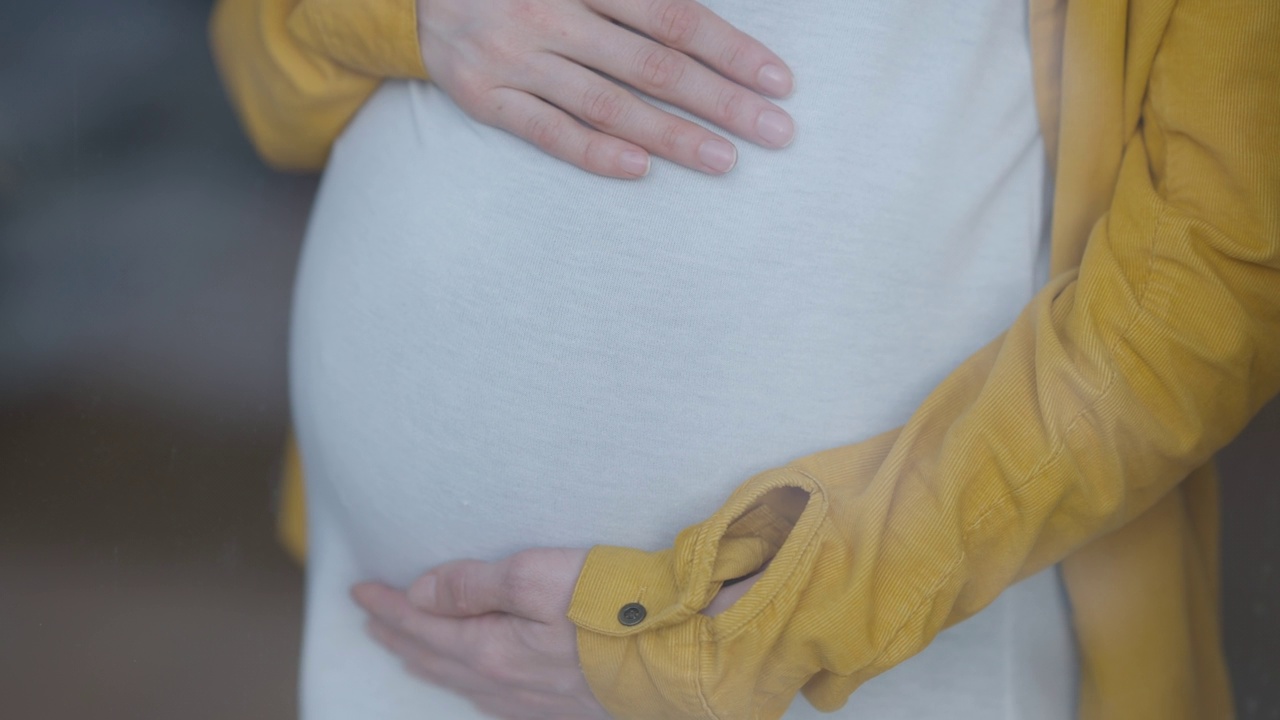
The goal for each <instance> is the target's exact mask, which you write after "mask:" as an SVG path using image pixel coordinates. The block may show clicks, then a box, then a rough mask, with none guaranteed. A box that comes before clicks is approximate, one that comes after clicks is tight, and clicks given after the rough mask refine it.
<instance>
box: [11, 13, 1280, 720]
mask: <svg viewBox="0 0 1280 720" xmlns="http://www.w3.org/2000/svg"><path fill="white" fill-rule="evenodd" d="M211 5H212V2H211V0H110V1H104V0H44V1H42V2H36V1H35V0H30V1H28V2H21V1H20V0H9V1H8V2H0V718H14V719H15V720H19V719H21V720H25V719H27V718H33V719H35V718H38V719H41V720H43V719H55V718H56V719H61V718H81V717H94V718H100V719H102V720H114V719H115V718H120V719H124V718H128V719H130V720H150V719H152V718H155V719H166V720H167V719H169V718H183V719H184V720H203V719H204V718H241V719H251V718H264V719H266V718H272V719H285V718H291V717H294V716H295V715H296V706H295V701H294V684H295V681H296V676H297V653H298V641H299V635H300V633H299V631H300V619H301V607H302V603H301V591H302V574H301V572H300V570H299V569H298V568H297V567H296V566H294V565H293V564H292V563H291V562H290V561H289V560H288V559H287V558H286V557H285V555H284V553H283V551H282V550H280V548H279V547H278V545H277V544H276V543H275V540H274V529H273V526H272V514H273V512H274V509H275V491H276V488H275V482H276V477H277V474H278V472H279V465H280V448H281V443H282V440H283V437H284V432H285V427H286V424H287V401H286V387H285V350H286V340H287V327H288V306H289V298H290V286H291V283H292V278H293V272H294V263H295V261H296V257H297V252H298V248H299V244H300V240H301V237H302V232H303V229H304V226H305V222H306V215H307V211H308V207H309V205H310V200H311V195H312V193H313V191H314V188H315V181H314V178H306V177H289V176H284V175H279V174H275V173H272V172H270V171H268V170H266V169H265V168H264V167H263V166H262V165H261V164H260V163H259V162H258V161H257V159H256V158H255V157H254V155H253V153H252V151H251V150H250V148H249V146H248V144H247V143H246V141H245V140H244V139H243V137H242V136H241V134H240V130H239V128H238V127H237V126H236V124H235V120H234V118H233V116H232V115H231V112H230V110H229V109H228V107H227V105H226V103H225V101H224V99H223V96H222V91H221V88H220V87H219V85H218V83H217V79H216V77H215V76H214V73H213V69H212V66H211V63H210V60H209V54H208V49H207V43H206V40H205V22H206V19H207V16H208V12H209V9H210V7H211ZM1277 331H1280V329H1278V330H1277ZM1220 461H1221V465H1222V468H1223V471H1224V475H1225V479H1226V482H1225V485H1224V490H1223V492H1224V496H1225V505H1226V510H1225V517H1224V523H1223V527H1224V561H1225V614H1226V644H1227V651H1228V655H1229V658H1230V661H1231V664H1232V669H1233V674H1234V678H1235V683H1236V694H1237V699H1238V702H1239V709H1240V717H1241V718H1245V719H1246V720H1255V719H1256V720H1262V719H1264V718H1265V719H1267V720H1280V572H1277V570H1278V568H1277V564H1278V561H1280V482H1277V480H1280V470H1277V468H1278V467H1280V404H1277V403H1273V404H1272V406H1271V407H1269V408H1268V409H1267V410H1266V411H1265V412H1264V413H1263V414H1262V415H1261V416H1260V417H1259V418H1258V419H1257V420H1256V421H1255V422H1254V423H1253V425H1252V426H1251V427H1250V429H1249V430H1248V431H1247V432H1246V433H1245V434H1244V436H1242V437H1241V438H1240V439H1239V440H1238V441H1237V442H1236V443H1235V444H1234V445H1233V446H1232V447H1231V448H1230V449H1229V450H1228V451H1227V452H1225V453H1224V454H1223V455H1222V457H1221V459H1220ZM424 716H427V715H424Z"/></svg>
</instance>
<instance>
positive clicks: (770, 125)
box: [573, 28, 795, 148]
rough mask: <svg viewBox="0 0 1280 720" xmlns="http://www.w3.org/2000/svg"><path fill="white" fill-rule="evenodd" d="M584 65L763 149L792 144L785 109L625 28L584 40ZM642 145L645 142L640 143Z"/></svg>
mask: <svg viewBox="0 0 1280 720" xmlns="http://www.w3.org/2000/svg"><path fill="white" fill-rule="evenodd" d="M579 53H580V54H581V56H580V57H579V56H575V57H574V58H573V59H575V60H578V61H579V62H581V63H582V64H583V65H585V66H587V67H591V68H596V69H599V70H602V71H604V72H606V73H608V74H609V75H612V76H613V77H616V78H618V79H619V80H621V81H623V82H625V83H627V84H629V85H631V86H632V87H635V88H636V89H637V90H640V91H641V92H644V93H646V94H648V95H651V96H653V97H656V98H658V99H659V100H664V101H666V102H669V103H671V104H672V105H675V106H676V107H679V108H682V109H684V110H687V111H689V112H691V113H693V114H694V115H697V116H698V117H701V118H703V119H705V120H707V121H709V122H712V123H715V124H716V125H718V126H720V127H722V128H724V129H726V130H728V131H730V132H732V133H734V134H735V135H738V136H739V137H743V138H746V139H748V140H750V141H752V142H754V143H757V144H759V145H764V146H766V147H773V148H780V147H786V146H787V145H789V144H791V140H792V139H793V138H794V137H795V123H794V122H793V121H792V119H791V116H790V115H788V114H787V113H786V111H784V110H783V109H782V108H780V107H778V106H777V105H774V104H773V103H771V102H769V101H768V100H765V99H764V98H762V97H760V96H759V95H758V94H756V93H754V92H752V91H751V90H748V89H747V88H745V87H743V86H741V85H739V84H737V83H735V82H731V81H729V80H726V79H725V78H723V77H721V76H720V75H717V74H716V73H714V72H712V71H711V70H708V69H707V68H706V67H705V66H703V65H701V64H700V63H698V62H696V61H694V60H692V59H691V58H689V56H687V55H685V54H684V53H681V52H678V51H676V50H672V49H671V48H668V47H664V46H662V45H660V44H658V43H656V42H653V41H651V40H647V39H645V38H643V37H640V36H639V35H636V34H635V33H632V32H627V31H626V30H623V29H621V28H611V29H610V30H609V31H608V32H604V33H593V34H592V35H591V36H589V37H583V38H581V49H580V50H579ZM641 145H643V143H641Z"/></svg>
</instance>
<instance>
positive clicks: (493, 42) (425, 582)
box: [352, 0, 795, 720]
mask: <svg viewBox="0 0 1280 720" xmlns="http://www.w3.org/2000/svg"><path fill="white" fill-rule="evenodd" d="M418 25H419V35H420V37H421V38H422V50H423V60H424V63H425V64H426V67H427V71H428V72H429V73H430V75H431V78H432V80H433V82H435V83H436V84H437V85H439V86H440V88H441V89H443V90H444V91H445V92H446V93H447V94H448V95H449V96H450V97H451V98H452V99H453V100H454V102H455V103H457V104H458V106H459V107H460V108H462V109H463V111H465V112H466V113H467V114H468V115H470V116H471V117H472V118H474V119H475V120H477V121H479V122H481V123H484V124H487V125H492V126H494V127H498V128H501V129H503V130H506V131H508V132H510V133H512V134H513V135H516V136H518V137H520V138H522V139H524V140H527V141H528V142H530V143H533V144H534V145H535V146H537V147H538V148H540V149H541V150H543V151H544V152H546V153H548V154H550V155H552V156H554V157H556V158H559V159H561V160H564V161H565V162H568V163H571V164H573V165H575V166H577V167H579V168H581V169H583V170H586V171H588V172H592V173H596V174H598V175H605V176H608V177H615V178H623V179H635V178H639V177H643V176H644V175H646V174H647V173H648V172H649V169H650V165H651V155H656V156H658V157H661V158H665V159H667V160H670V161H672V162H674V163H678V164H680V165H683V166H685V167H688V168H692V169H694V170H698V171H701V172H704V173H708V174H712V175H719V174H723V173H726V172H729V171H730V170H731V169H733V166H734V165H735V164H736V162H737V149H736V148H735V147H734V145H733V144H732V143H731V142H730V141H729V140H727V139H726V138H725V137H724V136H722V135H720V134H718V133H716V132H713V131H711V130H709V129H707V128H704V127H702V126H701V125H698V124H696V123H692V122H689V121H687V120H685V119H683V118H681V117H678V116H676V115H672V114H670V113H667V112H665V111H663V110H660V109H659V108H657V107H655V106H653V105H651V104H649V103H648V102H645V101H644V100H643V99H641V98H640V97H638V96H637V95H635V94H634V93H632V92H630V91H629V90H627V89H626V88H624V87H623V86H622V85H620V84H619V83H618V82H616V81H614V80H612V79H610V78H616V79H617V80H618V81H621V82H622V83H625V84H627V85H629V86H631V87H633V88H636V89H638V90H640V91H642V92H644V93H646V94H648V95H650V96H652V97H655V98H658V99H660V100H663V101H665V102H668V103H670V104H671V105H674V106H676V107H679V108H681V109H683V110H685V111H687V112H689V113H691V114H693V115H695V116H697V117H700V118H702V119H704V120H706V121H708V122H710V123H712V124H713V125H715V126H718V127H721V128H724V129H725V130H727V131H729V132H730V133H732V134H734V135H736V136H737V137H740V138H743V139H745V140H748V141H750V142H753V143H756V144H759V145H761V146H764V147H769V148H782V147H786V146H787V145H788V144H790V143H791V141H792V139H793V138H794V135H795V124H794V122H793V121H792V119H791V117H790V116H789V115H787V113H786V112H785V111H784V110H782V109H781V108H780V107H778V106H777V105H776V104H774V103H773V102H771V101H769V100H768V99H767V98H768V97H774V98H782V97H786V96H787V95H789V94H790V93H791V91H792V89H793V87H794V82H795V81H794V78H793V77H792V74H791V71H790V69H789V68H787V65H786V63H784V62H783V61H782V59H781V58H779V57H778V56H777V55H775V54H774V53H773V52H772V51H770V50H769V49H768V48H766V47H765V46H764V45H763V44H762V43H760V42H759V41H757V40H755V39H754V38H751V37H750V36H748V35H746V34H744V33H742V32H740V31H739V30H737V29H735V28H734V27H733V26H731V25H730V24H729V23H727V22H725V21H724V20H723V19H721V18H719V17H718V16H716V15H715V14H714V13H712V12H711V11H709V10H708V9H706V8H705V7H703V6H701V5H700V4H698V3H696V2H693V0H418ZM593 71H595V72H593ZM600 73H603V74H604V75H605V76H608V77H605V76H602V75H601V74H600ZM586 557H587V550H586V549H582V548H536V549H531V550H526V551H523V552H519V553H516V554H514V555H511V556H509V557H507V558H504V559H502V560H498V561H496V562H483V561H479V560H455V561H453V562H449V563H445V564H444V565H440V566H438V567H436V568H433V569H431V570H430V571H428V572H427V573H426V574H424V575H423V576H422V577H420V578H419V579H418V580H417V581H416V582H414V583H413V584H412V585H411V586H410V587H409V588H407V589H398V588H393V587H390V586H388V585H385V584H382V583H376V582H369V583H362V584H360V585H356V586H355V587H354V588H352V596H353V597H354V598H355V601H356V602H357V603H358V604H359V605H360V606H361V607H362V608H364V610H365V611H366V612H367V613H368V614H369V620H368V625H367V627H368V631H369V633H370V635H371V636H372V637H373V638H374V639H375V640H377V641H378V642H379V643H381V644H382V645H383V646H384V647H386V648H387V649H388V650H389V651H391V652H392V653H394V654H395V655H397V656H398V657H399V658H400V659H401V660H403V662H404V666H405V668H406V670H408V671H409V672H410V673H412V674H413V675H415V676H417V677H419V678H421V679H422V680H424V681H426V682H429V683H432V684H434V685H438V686H440V687H443V688H446V689H448V690H451V691H453V692H455V693H457V694H459V695H461V696H463V697H465V698H467V699H468V700H470V701H471V702H472V704H473V705H475V706H476V707H477V708H478V709H479V710H480V711H482V712H484V713H486V714H488V715H491V716H493V717H495V718H504V719H506V720H543V719H547V720H549V719H551V718H554V719H556V720H606V719H607V718H608V717H609V715H608V714H607V713H606V712H605V710H604V708H603V707H602V706H601V705H600V703H599V702H598V701H597V700H596V698H595V696H594V695H593V694H592V692H591V689H590V687H589V686H588V685H587V681H586V678H585V677H584V675H583V672H582V669H581V667H579V665H578V648H577V629H576V628H575V626H574V625H573V624H572V623H571V622H570V621H569V619H568V617H567V616H566V614H567V612H568V609H569V602H570V599H571V598H572V596H573V589H574V586H575V584H576V582H577V579H578V575H579V573H580V572H581V571H582V567H583V564H584V562H585V561H586ZM762 571H763V568H761V571H759V572H762ZM759 572H757V573H756V574H755V575H752V576H751V577H749V578H747V579H745V580H742V581H741V582H738V583H735V584H733V585H730V586H727V587H724V588H722V589H721V590H720V592H719V593H718V594H716V596H715V597H714V598H713V599H712V601H711V603H710V604H709V605H708V606H707V607H706V608H704V609H703V610H702V613H703V614H705V615H708V616H715V615H718V614H719V613H721V612H723V611H724V610H726V609H727V608H729V607H730V606H731V605H733V603H735V602H736V601H737V600H738V599H739V598H741V597H742V596H743V595H745V594H746V593H747V591H748V590H750V589H751V587H752V585H754V584H755V582H756V580H757V579H758V578H759V577H760V574H759Z"/></svg>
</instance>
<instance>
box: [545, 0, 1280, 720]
mask: <svg viewBox="0 0 1280 720" xmlns="http://www.w3.org/2000/svg"><path fill="white" fill-rule="evenodd" d="M1278 77H1280V5H1276V4H1274V3H1256V2H1228V1H1226V0H1180V2H1178V3H1177V5H1176V7H1174V9H1173V11H1172V14H1171V16H1170V19H1169V23H1168V25H1167V27H1166V29H1165V35H1164V38H1163V40H1162V42H1161V44H1160V49H1159V52H1158V53H1157V54H1156V57H1155V59H1154V64H1153V66H1152V68H1151V71H1150V75H1149V86H1148V88H1147V93H1146V96H1145V99H1144V100H1143V101H1142V102H1143V104H1142V111H1141V117H1142V121H1141V123H1139V124H1138V129H1137V130H1136V131H1135V132H1134V133H1133V135H1132V136H1131V137H1129V138H1127V140H1126V141H1125V143H1124V152H1123V158H1122V160H1121V162H1120V171H1119V176H1118V178H1117V180H1116V186H1115V191H1114V193H1113V195H1112V198H1111V201H1110V205H1109V207H1108V208H1107V210H1106V212H1105V214H1104V215H1103V216H1102V217H1101V219H1100V220H1099V221H1098V222H1097V223H1096V224H1095V225H1094V226H1093V228H1092V230H1091V232H1090V235H1089V239H1088V243H1087V245H1086V250H1085V253H1084V257H1083V260H1082V263H1081V265H1080V267H1079V268H1078V270H1073V271H1071V272H1069V273H1065V274H1062V275H1060V276H1058V277H1056V278H1055V279H1054V280H1053V281H1052V282H1051V283H1050V284H1049V285H1048V286H1047V287H1045V288H1044V289H1043V290H1042V291H1041V292H1040V293H1038V294H1037V296H1036V297H1035V298H1034V300H1033V301H1032V302H1031V303H1030V304H1029V305H1028V306H1027V307H1026V308H1025V309H1024V310H1023V312H1022V313H1021V314H1020V315H1019V317H1018V318H1017V320H1016V321H1015V323H1014V324H1013V326H1012V327H1010V328H1009V330H1008V331H1007V332H1006V333H1005V334H1004V335H1002V336H1001V337H1000V338H998V339H996V340H995V341H993V342H992V343H991V344H990V345H988V346H987V347H986V348H984V349H983V350H981V351H980V352H978V353H977V354H975V355H974V356H973V357H971V358H969V359H968V360H966V361H965V362H964V363H963V364H962V365H961V366H960V367H958V368H957V369H956V370H955V371H954V372H953V373H952V374H951V375H950V376H949V377H948V378H947V379H946V380H945V381H944V382H943V383H942V384H941V385H939V386H938V387H937V388H936V389H935V390H934V391H933V392H932V393H931V394H930V395H929V397H928V398H927V400H926V401H925V402H924V403H923V405H922V406H921V407H920V408H918V409H917V411H916V412H915V413H914V414H913V416H912V417H911V418H910V420H909V421H908V423H907V424H906V425H905V426H903V427H901V428H899V429H897V430H894V431H892V432H889V433H887V434H884V435H882V436H879V437H876V438H873V439H871V440H868V441H866V442H862V443H859V444H854V445H850V446H846V447H840V448H835V449H831V450H827V451H824V452H820V453H816V454H813V455H809V456H806V457H803V458H800V459H798V460H796V461H794V462H792V463H790V464H788V465H786V466H784V467H780V468H776V469H773V470H769V471H766V472H764V473H761V474H759V475H757V476H755V477H752V478H750V479H749V480H748V481H747V482H746V483H745V484H743V485H742V486H740V487H739V488H738V489H737V490H736V491H735V492H734V493H733V494H732V496H731V497H730V498H729V500H728V501H727V502H726V504H725V505H724V506H723V507H722V508H721V509H720V510H718V511H717V512H716V513H715V514H714V515H713V516H712V517H711V518H709V519H707V520H706V521H704V522H702V523H699V524H697V525H694V526H691V527H689V528H687V529H686V530H685V531H683V532H682V533H680V535H679V536H678V537H677V538H676V541H675V544H674V547H672V548H670V549H668V550H664V551H661V552H655V553H650V552H641V551H638V550H632V549H627V548H618V547H609V546H597V547H595V548H593V549H592V550H591V552H590V554H589V555H588V558H587V561H586V565H585V566H584V568H583V571H582V573H581V575H580V577H579V580H578V585H577V587H576V588H575V592H574V596H573V600H572V604H571V606H570V609H569V617H570V618H571V619H572V620H573V621H574V623H575V624H576V625H577V626H578V643H579V649H580V654H581V661H582V666H583V669H584V672H585V673H586V675H587V679H588V681H589V682H590V684H591V687H592V689H593V691H595V693H596V694H597V696H598V697H599V699H600V700H601V702H602V703H603V704H604V705H605V706H606V708H607V709H608V710H609V711H610V712H611V713H612V714H613V715H614V717H616V718H619V719H620V720H621V719H626V718H636V719H640V718H644V719H646V720H648V719H651V718H665V719H672V718H721V719H724V718H762V719H764V718H777V717H779V716H780V715H782V714H783V712H784V711H785V709H786V708H787V706H788V705H789V703H790V702H791V701H792V699H793V698H794V697H795V695H796V693H797V692H801V691H803V693H804V695H805V696H806V697H807V698H808V699H809V701H810V702H812V703H813V705H814V706H815V707H817V708H818V709H820V710H828V711H829V710H834V709H837V708H839V707H840V706H841V705H843V703H844V702H845V700H846V699H847V697H848V696H849V694H851V693H852V692H853V691H854V690H856V689H857V688H858V686H859V685H860V684H862V683H863V682H865V681H866V680H868V679H870V678H871V677H873V676H875V675H877V674H879V673H881V672H883V671H885V670H887V669H889V668H891V667H893V666H894V665H896V664H898V663H900V662H902V661H903V660H905V659H907V658H908V657H910V656H912V655H914V654H915V653H917V652H919V651H920V650H921V649H923V648H924V647H925V646H926V645H927V644H928V643H929V642H930V641H931V640H932V639H933V637H934V636H935V635H936V634H937V633H938V632H939V631H941V630H942V629H943V628H944V627H946V626H948V625H950V624H953V623H955V622H958V621H959V620H961V619H963V618H965V617H968V616H969V615H972V614H973V613H975V612H977V611H978V610H980V609H981V608H983V607H984V606H986V605H987V604H989V603H990V602H991V601H992V600H993V599H994V598H995V597H996V596H997V595H998V594H999V593H1000V592H1001V591H1002V590H1003V589H1004V588H1006V587H1007V586H1008V585H1010V584H1011V583H1012V582H1014V581H1016V580H1017V579H1019V578H1020V577H1023V576H1026V575H1029V574H1031V573H1033V572H1035V571H1037V570H1039V569H1042V568H1044V567H1047V566H1049V565H1051V564H1052V563H1055V562H1057V561H1059V560H1061V559H1062V558H1063V557H1065V556H1066V555H1068V554H1070V553H1071V552H1072V551H1073V550H1074V549H1076V548H1079V547H1080V546H1082V545H1083V544H1085V543H1086V542H1088V541H1089V540H1091V539H1093V538H1095V537H1098V536H1099V535H1101V534H1103V533H1105V532H1107V531H1108V530H1111V529H1114V528H1117V527H1119V526H1121V525H1123V524H1124V523H1126V522H1127V521H1129V520H1131V519H1133V518H1135V517H1136V516H1137V515H1139V514H1141V513H1142V512H1143V511H1144V510H1146V509H1147V508H1150V507H1151V506H1152V505H1153V504H1154V503H1155V502H1156V501H1157V500H1159V499H1160V498H1161V497H1162V496H1164V495H1165V494H1167V493H1168V492H1170V490H1171V489H1173V488H1174V487H1176V486H1177V484H1178V483H1179V482H1180V481H1182V480H1183V479H1184V478H1185V477H1186V476H1187V475H1188V474H1189V473H1190V472H1192V471H1193V470H1194V469H1195V468H1197V467H1199V466H1201V465H1202V464H1204V463H1205V462H1206V461H1207V460H1208V459H1209V458H1210V457H1211V455H1212V454H1213V453H1214V452H1215V451H1217V450H1218V449H1220V448H1221V447H1222V446H1223V445H1225V444H1226V443H1227V442H1228V441H1229V440H1230V439H1231V438H1232V437H1233V436H1234V435H1235V434H1237V433H1238V432H1239V431H1240V430H1241V429H1242V428H1243V427H1244V425H1245V424H1246V423H1247V422H1248V421H1249V419H1250V418H1251V417H1252V416H1253V415H1254V414H1255V413H1256V412H1257V411H1258V410H1259V409H1260V408H1261V406H1262V405H1263V404H1264V403H1265V402H1266V401H1267V400H1268V399H1269V398H1270V397H1272V396H1273V395H1274V394H1275V393H1276V392H1277V390H1280V124H1277V122H1276V120H1275V119H1276V118H1277V117H1280V92H1277V86H1276V83H1277V78H1278ZM770 558H772V562H771V563H770V565H769V566H768V568H767V569H766V570H765V571H764V573H763V574H762V576H761V579H760V580H759V582H757V583H756V585H755V586H754V587H752V588H751V589H750V591H749V592H747V594H746V595H744V596H743V598H742V599H740V600H739V601H738V602H737V603H736V604H734V605H733V606H732V607H731V608H730V609H728V610H727V611H725V612H724V613H722V614H720V615H717V616H715V617H707V616H704V615H701V614H700V613H699V610H700V609H702V608H704V607H706V606H707V604H708V603H709V602H710V600H711V598H712V597H713V596H714V595H715V594H716V592H717V591H718V590H719V589H720V587H721V585H722V583H723V581H724V580H726V579H728V578H732V577H737V576H740V575H744V574H746V573H748V572H751V571H752V570H754V569H756V568H759V567H760V566H761V565H762V564H763V562H764V561H765V560H768V559H770ZM628 603H639V604H641V605H643V606H644V607H645V608H646V610H647V613H646V614H645V615H644V617H643V619H640V621H639V622H638V623H636V622H634V621H635V620H636V618H637V613H635V612H634V611H633V612H632V613H631V614H630V615H626V614H620V612H619V611H620V609H621V608H622V607H623V606H624V605H627V604H628ZM624 620H626V621H627V622H625V623H624V622H623V621H624ZM627 623H631V624H627Z"/></svg>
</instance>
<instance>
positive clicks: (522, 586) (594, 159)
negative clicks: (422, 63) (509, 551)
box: [510, 137, 612, 596]
mask: <svg viewBox="0 0 1280 720" xmlns="http://www.w3.org/2000/svg"><path fill="white" fill-rule="evenodd" d="M609 160H610V158H609V153H608V149H607V148H606V144H605V142H604V141H602V140H601V139H600V138H598V137H590V138H587V145H586V147H585V148H584V149H583V151H582V166H583V167H584V168H586V169H587V170H590V171H592V172H598V173H604V172H606V171H608V170H610V169H611V164H612V163H610V162H609ZM510 585H511V592H512V594H514V595H524V596H527V595H531V594H534V593H536V592H538V590H539V583H538V582H536V581H535V580H534V579H533V578H530V577H527V576H522V575H518V574H515V573H513V574H512V576H511V582H510Z"/></svg>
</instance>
